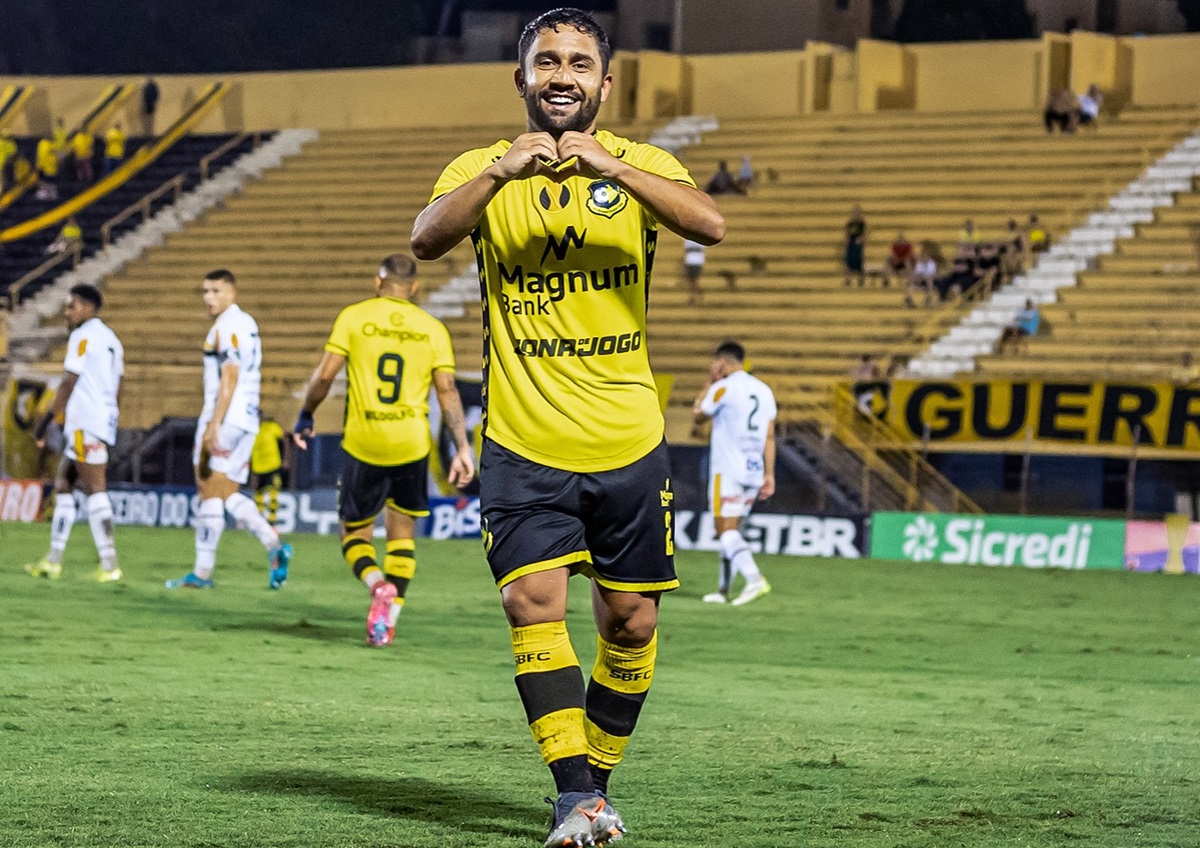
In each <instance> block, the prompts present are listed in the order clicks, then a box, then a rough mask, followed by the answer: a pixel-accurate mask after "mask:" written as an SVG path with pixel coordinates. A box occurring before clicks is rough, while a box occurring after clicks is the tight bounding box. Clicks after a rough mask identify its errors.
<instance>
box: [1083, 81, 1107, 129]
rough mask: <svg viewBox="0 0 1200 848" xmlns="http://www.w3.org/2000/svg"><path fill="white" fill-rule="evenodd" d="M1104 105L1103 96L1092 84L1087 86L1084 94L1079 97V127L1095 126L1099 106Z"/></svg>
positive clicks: (1098, 114) (1098, 115)
mask: <svg viewBox="0 0 1200 848" xmlns="http://www.w3.org/2000/svg"><path fill="white" fill-rule="evenodd" d="M1103 103H1104V95H1103V94H1101V93H1100V89H1099V88H1097V87H1096V86H1095V85H1094V84H1093V85H1089V86H1088V89H1087V91H1086V92H1085V93H1083V94H1081V95H1079V118H1078V121H1079V125H1080V126H1083V127H1086V126H1088V125H1089V124H1090V125H1093V126H1094V125H1095V123H1096V119H1097V118H1099V117H1100V106H1101V105H1102V104H1103Z"/></svg>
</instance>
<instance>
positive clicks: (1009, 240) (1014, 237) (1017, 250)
mask: <svg viewBox="0 0 1200 848" xmlns="http://www.w3.org/2000/svg"><path fill="white" fill-rule="evenodd" d="M1028 255H1029V244H1028V242H1027V241H1026V238H1025V231H1024V230H1022V229H1021V225H1020V224H1018V223H1017V219H1016V218H1009V219H1008V227H1007V228H1006V229H1005V231H1004V241H1003V242H1001V244H1000V272H1001V275H1002V277H1003V278H1004V280H1006V281H1007V280H1011V279H1012V278H1013V277H1016V276H1017V275H1018V274H1024V273H1025V263H1026V261H1027V257H1028Z"/></svg>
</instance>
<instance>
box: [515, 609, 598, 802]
mask: <svg viewBox="0 0 1200 848" xmlns="http://www.w3.org/2000/svg"><path fill="white" fill-rule="evenodd" d="M512 647H513V657H514V658H515V659H516V662H517V692H518V693H519V694H520V695H521V703H522V704H524V705H525V717H526V718H527V719H528V721H529V730H530V732H531V733H532V734H533V739H534V741H535V742H537V744H538V747H539V748H540V749H541V751H542V760H543V761H544V762H545V763H546V765H547V766H549V767H550V773H551V774H552V775H554V783H555V785H556V786H557V788H558V791H559V792H591V791H592V788H593V787H592V775H591V771H590V770H589V768H588V755H587V752H588V742H587V735H586V733H585V731H584V729H583V723H584V720H583V703H584V690H583V673H582V672H581V671H580V669H579V659H578V658H577V657H576V656H575V649H574V648H572V647H571V637H570V636H568V635H567V623H566V622H565V621H552V622H548V623H545V624H530V625H528V626H526V627H514V628H512Z"/></svg>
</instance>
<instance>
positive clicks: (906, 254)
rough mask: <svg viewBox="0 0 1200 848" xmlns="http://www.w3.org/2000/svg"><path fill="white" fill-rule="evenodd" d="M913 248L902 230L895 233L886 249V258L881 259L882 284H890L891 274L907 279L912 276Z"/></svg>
mask: <svg viewBox="0 0 1200 848" xmlns="http://www.w3.org/2000/svg"><path fill="white" fill-rule="evenodd" d="M914 261H915V250H914V249H913V245H912V242H910V241H909V240H908V239H906V238H905V237H904V230H901V231H900V232H898V233H896V240H895V241H893V242H892V246H891V249H890V250H888V255H887V259H885V260H884V261H883V284H884V285H885V286H890V285H891V284H892V275H898V276H900V277H901V278H903V279H905V280H907V279H908V278H909V277H910V276H912V270H913V262H914Z"/></svg>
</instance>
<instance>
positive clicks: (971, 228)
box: [958, 218, 983, 253]
mask: <svg viewBox="0 0 1200 848" xmlns="http://www.w3.org/2000/svg"><path fill="white" fill-rule="evenodd" d="M982 241H983V236H982V235H981V234H980V232H979V230H978V229H977V228H976V226H975V219H974V218H968V219H967V220H965V221H963V225H962V229H961V230H959V231H958V249H959V252H960V253H961V252H962V250H963V249H964V248H970V250H971V252H972V253H975V252H976V251H978V250H979V244H980V242H982Z"/></svg>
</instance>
